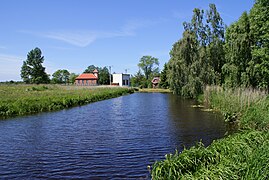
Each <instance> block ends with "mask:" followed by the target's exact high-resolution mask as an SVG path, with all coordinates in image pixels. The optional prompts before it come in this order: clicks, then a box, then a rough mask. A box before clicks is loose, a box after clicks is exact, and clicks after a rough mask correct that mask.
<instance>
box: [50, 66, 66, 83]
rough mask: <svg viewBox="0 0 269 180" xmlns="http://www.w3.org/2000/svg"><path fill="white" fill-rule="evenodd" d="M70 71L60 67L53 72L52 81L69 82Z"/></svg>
mask: <svg viewBox="0 0 269 180" xmlns="http://www.w3.org/2000/svg"><path fill="white" fill-rule="evenodd" d="M69 78H70V73H69V71H68V70H66V69H62V70H61V69H59V70H57V71H56V72H54V73H53V74H52V80H51V81H52V83H54V84H63V83H65V84H67V83H68V82H69Z"/></svg>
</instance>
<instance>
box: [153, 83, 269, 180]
mask: <svg viewBox="0 0 269 180" xmlns="http://www.w3.org/2000/svg"><path fill="white" fill-rule="evenodd" d="M203 102H204V104H205V106H208V108H213V109H215V110H218V111H220V112H222V114H223V115H224V118H225V120H226V121H227V123H233V124H234V125H237V128H238V130H237V132H236V133H234V134H232V135H229V136H227V137H225V138H223V139H220V140H216V141H214V142H213V143H212V144H211V145H210V146H208V147H204V146H203V144H202V143H198V144H197V145H196V146H194V147H192V148H190V149H185V150H184V151H182V152H175V153H174V154H167V155H166V158H165V160H163V161H157V162H156V163H155V164H154V165H153V166H152V170H151V175H152V178H153V179H268V178H269V132H268V130H269V111H268V109H269V97H268V95H266V93H265V92H262V91H257V90H252V89H234V90H224V89H222V88H220V87H207V88H206V90H205V92H204V95H203Z"/></svg>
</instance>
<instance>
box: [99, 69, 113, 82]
mask: <svg viewBox="0 0 269 180" xmlns="http://www.w3.org/2000/svg"><path fill="white" fill-rule="evenodd" d="M97 70H98V83H99V84H101V85H108V84H110V83H109V80H110V79H109V70H108V69H107V67H103V68H97Z"/></svg>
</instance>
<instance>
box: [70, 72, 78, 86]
mask: <svg viewBox="0 0 269 180" xmlns="http://www.w3.org/2000/svg"><path fill="white" fill-rule="evenodd" d="M78 76H79V75H78V74H75V73H71V74H70V76H69V83H71V84H74V83H75V80H76V78H77V77H78Z"/></svg>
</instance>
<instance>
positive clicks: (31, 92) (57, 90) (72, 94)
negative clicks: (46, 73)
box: [0, 85, 133, 119]
mask: <svg viewBox="0 0 269 180" xmlns="http://www.w3.org/2000/svg"><path fill="white" fill-rule="evenodd" d="M132 92H133V90H132V89H128V88H120V87H78V86H61V85H0V118H1V119H3V118H8V117H14V116H21V115H28V114H34V113H39V112H48V111H56V110H60V109H65V108H70V107H74V106H81V105H85V104H88V103H91V102H96V101H100V100H105V99H109V98H114V97H118V96H121V95H124V94H128V93H132Z"/></svg>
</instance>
